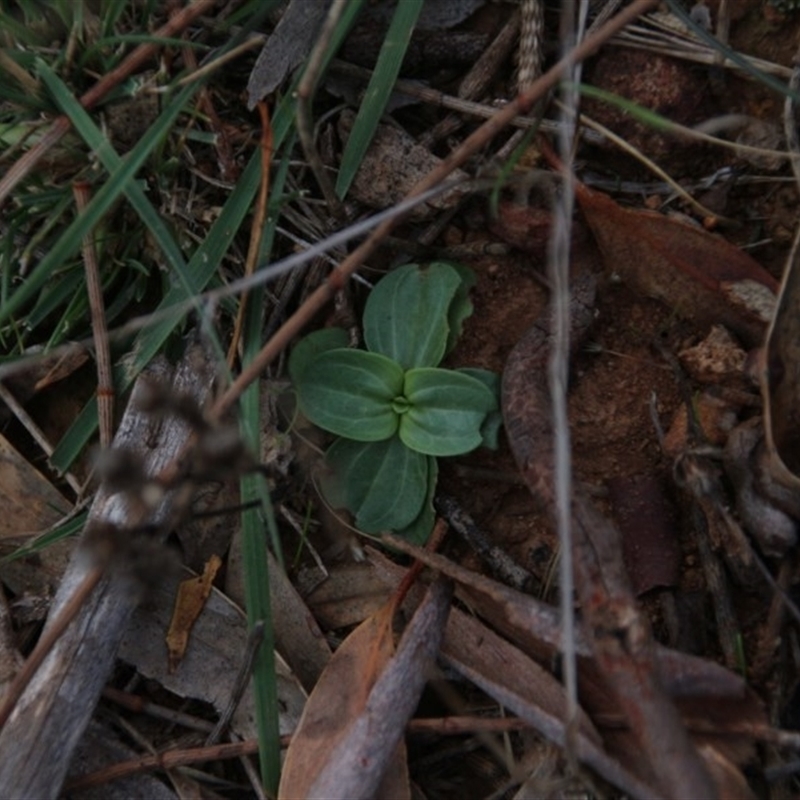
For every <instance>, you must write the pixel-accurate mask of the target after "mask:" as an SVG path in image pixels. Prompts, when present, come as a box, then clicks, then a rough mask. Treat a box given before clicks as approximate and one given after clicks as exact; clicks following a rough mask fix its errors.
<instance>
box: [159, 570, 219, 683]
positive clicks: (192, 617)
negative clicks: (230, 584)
mask: <svg viewBox="0 0 800 800" xmlns="http://www.w3.org/2000/svg"><path fill="white" fill-rule="evenodd" d="M221 566H222V559H221V558H220V557H219V556H217V555H213V556H211V558H209V559H208V561H207V562H206V566H205V569H204V570H203V574H202V575H196V576H195V577H193V578H187V579H186V580H185V581H181V582H180V584H179V585H178V594H177V595H176V597H175V607H174V608H173V611H172V620H171V621H170V623H169V630H168V631H167V650H168V652H169V671H170V672H175V670H176V669H177V668H178V665H179V664H180V663H181V659H183V654H184V653H185V652H186V646H187V645H188V644H189V634H190V633H191V632H192V628H193V627H194V623H195V622H196V621H197V618H198V617H199V616H200V614H201V613H202V611H203V608H204V607H205V604H206V600H208V596H209V595H210V594H211V587H212V584H213V581H214V578H215V577H216V574H217V571H218V570H219V568H220V567H221Z"/></svg>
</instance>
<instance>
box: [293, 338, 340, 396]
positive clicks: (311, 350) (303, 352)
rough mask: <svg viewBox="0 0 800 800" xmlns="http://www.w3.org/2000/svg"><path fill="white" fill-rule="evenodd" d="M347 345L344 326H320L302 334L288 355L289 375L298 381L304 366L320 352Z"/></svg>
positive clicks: (295, 381)
mask: <svg viewBox="0 0 800 800" xmlns="http://www.w3.org/2000/svg"><path fill="white" fill-rule="evenodd" d="M344 347H347V331H346V330H344V328H320V329H319V330H318V331H313V332H312V333H309V334H308V336H304V337H303V338H302V339H301V340H300V341H299V342H298V343H297V344H296V345H295V346H294V347H293V348H292V352H291V355H290V356H289V377H290V378H291V379H292V382H293V383H299V382H300V379H301V376H302V374H303V372H305V369H306V367H307V366H308V365H309V364H310V363H311V362H312V361H313V360H314V359H315V358H316V357H317V356H318V355H320V354H322V353H326V352H327V351H328V350H340V349H342V348H344Z"/></svg>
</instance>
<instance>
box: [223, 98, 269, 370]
mask: <svg viewBox="0 0 800 800" xmlns="http://www.w3.org/2000/svg"><path fill="white" fill-rule="evenodd" d="M258 113H259V115H260V116H261V186H260V187H259V189H258V199H257V200H256V210H255V214H253V223H252V226H251V228H250V244H249V246H248V248H247V259H246V261H245V264H244V274H245V276H248V275H252V274H253V272H254V271H255V268H256V263H257V261H258V253H259V250H260V248H261V237H262V235H263V233H264V220H265V218H266V216H267V199H268V197H269V172H270V167H271V166H272V153H273V136H272V122H271V120H270V118H269V108H268V107H267V104H266V103H265V102H264V101H263V100H259V101H258ZM247 297H248V294H247V292H242V297H241V300H239V311H238V312H237V314H236V323H235V325H234V327H233V335H232V336H231V344H230V347H229V348H228V366H229V367H233V362H234V360H235V359H236V351H237V350H238V349H239V339H240V337H241V335H242V326H243V325H244V314H245V311H246V309H247Z"/></svg>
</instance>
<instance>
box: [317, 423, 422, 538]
mask: <svg viewBox="0 0 800 800" xmlns="http://www.w3.org/2000/svg"><path fill="white" fill-rule="evenodd" d="M325 460H326V463H327V465H328V467H329V470H330V471H329V473H328V475H327V477H326V478H325V480H323V481H322V490H323V493H324V495H325V497H326V499H327V500H328V502H329V503H331V505H333V506H334V507H338V508H341V507H345V508H347V509H348V510H349V511H350V512H351V513H352V514H353V515H354V516H355V520H356V526H357V527H358V528H359V530H362V531H363V532H364V533H380V532H381V531H386V530H402V529H403V528H405V527H406V526H408V525H410V524H411V523H412V522H414V520H416V519H417V518H418V517H419V516H420V513H421V512H422V510H423V503H424V502H425V499H426V496H427V494H428V490H429V460H431V459H428V458H427V457H426V456H424V455H422V454H421V453H417V452H415V451H413V450H409V449H408V448H407V447H406V446H405V445H404V444H403V443H402V442H401V441H400V439H398V437H397V436H393V437H392V438H391V439H387V440H386V441H383V442H353V441H350V440H348V439H339V440H338V441H336V442H335V443H334V444H333V445H331V447H330V448H329V449H328V452H327V453H326V456H325Z"/></svg>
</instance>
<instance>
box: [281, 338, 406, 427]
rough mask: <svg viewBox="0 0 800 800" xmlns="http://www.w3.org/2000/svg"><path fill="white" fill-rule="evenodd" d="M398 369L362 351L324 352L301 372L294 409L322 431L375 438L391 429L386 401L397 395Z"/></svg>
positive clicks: (394, 421) (399, 388)
mask: <svg viewBox="0 0 800 800" xmlns="http://www.w3.org/2000/svg"><path fill="white" fill-rule="evenodd" d="M402 391H403V370H401V369H400V367H399V366H398V365H397V364H395V363H394V362H393V361H392V360H391V359H388V358H386V357H385V356H382V355H379V354H378V353H366V352H364V351H363V350H350V349H337V350H328V351H326V352H324V353H322V354H321V355H318V356H317V357H316V358H314V359H312V360H311V361H310V363H309V364H308V365H307V366H306V367H305V369H303V370H302V372H301V374H300V380H299V381H298V383H297V399H298V402H299V405H300V410H301V411H302V412H303V413H304V414H305V415H306V417H308V419H309V420H310V421H311V422H313V423H314V424H315V425H318V426H319V427H320V428H324V429H325V430H326V431H330V432H331V433H335V434H338V435H339V436H345V437H347V438H348V439H355V440H357V441H359V442H377V441H381V440H383V439H388V438H389V437H390V436H391V435H392V434H394V432H395V431H396V430H397V414H395V412H394V411H393V410H392V400H394V398H395V397H397V396H398V395H400V394H402Z"/></svg>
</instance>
